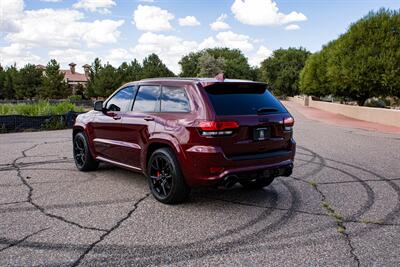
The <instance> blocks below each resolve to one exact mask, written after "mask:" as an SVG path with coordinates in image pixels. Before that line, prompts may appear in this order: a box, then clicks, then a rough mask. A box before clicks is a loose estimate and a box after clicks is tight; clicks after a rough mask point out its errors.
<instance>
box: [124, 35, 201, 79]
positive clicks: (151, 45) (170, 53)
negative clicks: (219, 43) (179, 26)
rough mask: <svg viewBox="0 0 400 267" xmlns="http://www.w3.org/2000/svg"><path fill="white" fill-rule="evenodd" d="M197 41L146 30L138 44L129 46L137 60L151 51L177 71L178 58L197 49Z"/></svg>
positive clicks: (178, 69) (178, 68)
mask: <svg viewBox="0 0 400 267" xmlns="http://www.w3.org/2000/svg"><path fill="white" fill-rule="evenodd" d="M197 47H198V45H197V43H196V42H194V41H185V40H183V39H181V38H179V37H177V36H174V35H164V34H155V33H151V32H146V33H144V34H142V35H141V36H140V37H139V40H138V44H137V45H136V46H135V47H133V48H131V52H132V53H133V56H134V57H135V58H137V59H138V60H142V59H143V58H144V57H146V56H147V55H149V54H151V53H156V54H157V55H158V56H159V57H160V58H161V60H162V61H163V62H164V63H165V64H166V65H167V66H168V68H169V69H170V70H172V71H173V72H174V73H176V74H177V73H179V71H180V66H179V64H178V62H179V60H180V59H181V57H182V56H183V55H186V54H188V53H190V52H192V51H196V50H197Z"/></svg>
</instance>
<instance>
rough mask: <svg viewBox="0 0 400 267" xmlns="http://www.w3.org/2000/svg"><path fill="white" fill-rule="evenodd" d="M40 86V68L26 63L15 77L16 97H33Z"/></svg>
mask: <svg viewBox="0 0 400 267" xmlns="http://www.w3.org/2000/svg"><path fill="white" fill-rule="evenodd" d="M41 86H42V70H40V69H38V68H37V67H36V66H35V65H33V64H27V65H25V67H23V68H22V69H20V71H19V73H18V75H17V76H16V79H15V94H16V97H17V98H33V97H35V96H36V95H37V94H38V92H39V90H40V88H41Z"/></svg>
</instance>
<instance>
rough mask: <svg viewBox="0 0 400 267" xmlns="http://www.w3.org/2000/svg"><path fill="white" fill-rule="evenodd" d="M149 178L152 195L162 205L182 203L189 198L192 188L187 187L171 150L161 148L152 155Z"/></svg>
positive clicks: (148, 171)
mask: <svg viewBox="0 0 400 267" xmlns="http://www.w3.org/2000/svg"><path fill="white" fill-rule="evenodd" d="M147 176H148V181H149V187H150V191H151V193H152V194H153V196H154V197H155V198H156V199H157V200H158V201H160V202H162V203H165V204H177V203H181V202H183V201H184V200H186V199H187V197H188V196H189V193H190V187H189V186H187V185H186V183H185V180H184V177H183V175H182V172H181V170H180V167H179V163H178V160H177V159H176V157H175V154H174V152H173V151H172V150H171V149H170V148H160V149H157V150H156V151H154V152H153V154H151V156H150V159H149V161H148V163H147Z"/></svg>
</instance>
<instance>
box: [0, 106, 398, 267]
mask: <svg viewBox="0 0 400 267" xmlns="http://www.w3.org/2000/svg"><path fill="white" fill-rule="evenodd" d="M289 108H290V109H291V112H292V114H293V115H294V116H295V118H296V126H295V137H296V140H297V143H298V150H297V155H296V163H295V170H294V173H293V175H292V176H291V177H282V178H277V179H276V180H275V181H274V182H273V183H272V185H271V186H269V187H266V188H264V189H262V190H258V191H247V190H245V189H243V188H241V187H240V186H239V185H238V186H235V187H233V188H231V189H227V190H222V189H214V188H208V189H207V188H202V189H196V190H194V191H193V192H192V195H191V198H190V200H189V201H188V202H187V203H184V204H181V205H175V206H168V205H163V204H161V203H159V202H157V201H156V200H154V199H153V197H152V196H150V195H149V190H148V186H147V182H146V180H145V178H144V177H143V176H142V175H139V174H136V173H133V172H129V171H126V170H122V169H119V168H116V167H112V166H108V165H102V166H101V168H100V169H99V170H98V171H96V172H90V173H82V172H78V171H77V170H76V168H75V166H74V163H73V159H72V155H71V154H72V149H71V131H70V130H63V131H51V132H35V133H16V134H3V135H0V216H1V220H0V265H1V266H26V265H29V266H37V265H41V266H77V265H91V266H99V265H103V266H104V265H105V266H116V265H130V266H132V265H134V266H144V265H168V266H188V265H194V266H200V265H201V266H215V265H221V266H276V265H278V266H294V265H296V266H310V265H311V266H315V265H336V266H338V265H341V266H343V265H345V266H365V265H374V266H399V265H400V241H399V240H400V216H399V215H400V136H399V135H391V134H384V133H377V132H371V131H365V130H360V129H353V128H343V127H337V126H333V125H329V124H325V123H323V122H317V121H312V120H309V119H307V118H306V117H304V116H303V115H302V114H300V113H298V112H297V111H296V109H294V108H293V107H292V106H290V107H289Z"/></svg>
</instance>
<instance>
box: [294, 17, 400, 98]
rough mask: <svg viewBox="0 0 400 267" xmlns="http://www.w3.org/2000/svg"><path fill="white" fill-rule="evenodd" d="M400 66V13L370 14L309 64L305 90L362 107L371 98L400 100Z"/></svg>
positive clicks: (303, 74) (304, 75)
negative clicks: (396, 97)
mask: <svg viewBox="0 0 400 267" xmlns="http://www.w3.org/2000/svg"><path fill="white" fill-rule="evenodd" d="M399 62H400V11H390V10H386V9H381V10H379V11H378V12H370V13H369V14H368V15H367V16H365V17H364V18H362V19H360V20H359V21H357V22H356V23H354V24H352V25H351V26H350V28H349V30H348V31H347V32H346V33H345V34H343V35H341V36H340V37H339V38H338V39H336V40H334V41H332V42H331V43H329V44H328V45H327V46H325V47H324V48H323V49H322V50H321V51H320V52H319V53H317V56H315V57H312V58H310V60H309V61H307V63H306V66H305V68H304V71H303V73H302V76H301V90H302V92H304V93H309V94H315V95H327V94H332V95H335V96H339V97H344V98H349V99H352V100H356V101H357V102H358V104H359V105H363V104H364V102H365V101H366V100H367V99H368V98H370V97H386V96H400V68H399ZM321 69H322V70H321Z"/></svg>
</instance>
